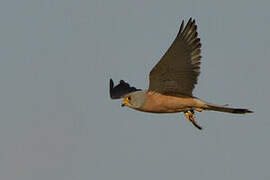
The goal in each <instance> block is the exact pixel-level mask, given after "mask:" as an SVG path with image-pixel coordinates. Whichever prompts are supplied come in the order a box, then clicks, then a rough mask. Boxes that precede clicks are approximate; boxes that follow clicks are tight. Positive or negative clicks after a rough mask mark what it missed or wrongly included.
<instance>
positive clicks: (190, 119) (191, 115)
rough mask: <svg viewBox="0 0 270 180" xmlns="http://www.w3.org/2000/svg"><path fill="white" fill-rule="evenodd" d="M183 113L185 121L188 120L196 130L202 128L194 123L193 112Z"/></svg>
mask: <svg viewBox="0 0 270 180" xmlns="http://www.w3.org/2000/svg"><path fill="white" fill-rule="evenodd" d="M184 113H185V116H186V118H187V120H189V121H190V122H191V123H192V124H193V125H194V126H195V127H196V128H198V129H200V130H201V129H202V127H201V126H199V125H198V124H197V123H196V121H195V114H194V111H193V110H191V111H186V112H184Z"/></svg>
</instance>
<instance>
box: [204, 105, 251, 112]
mask: <svg viewBox="0 0 270 180" xmlns="http://www.w3.org/2000/svg"><path fill="white" fill-rule="evenodd" d="M205 109H207V110H213V111H220V112H227V113H234V114H245V113H253V111H250V110H248V109H242V108H230V107H226V106H218V105H214V104H207V106H206V108H205Z"/></svg>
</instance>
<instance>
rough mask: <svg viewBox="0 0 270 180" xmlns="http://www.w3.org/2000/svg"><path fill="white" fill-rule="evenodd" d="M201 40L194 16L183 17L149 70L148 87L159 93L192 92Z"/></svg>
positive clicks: (196, 73) (198, 62) (198, 61)
mask: <svg viewBox="0 0 270 180" xmlns="http://www.w3.org/2000/svg"><path fill="white" fill-rule="evenodd" d="M200 48H201V43H200V39H199V38H198V33H197V26H196V24H195V20H192V19H191V18H190V19H189V21H188V23H187V25H186V26H185V28H184V21H182V24H181V26H180V30H179V33H178V34H177V37H176V38H175V40H174V42H173V43H172V45H171V47H170V48H169V49H168V50H167V52H166V53H165V55H164V56H163V57H162V58H161V60H160V61H159V62H158V63H157V64H156V66H155V67H154V68H153V69H152V70H151V72H150V75H149V79H150V82H149V90H151V91H156V92H159V93H162V94H167V95H173V96H181V95H187V96H192V90H193V89H194V87H195V84H197V79H198V76H199V74H200V59H201V55H200V53H201V49H200Z"/></svg>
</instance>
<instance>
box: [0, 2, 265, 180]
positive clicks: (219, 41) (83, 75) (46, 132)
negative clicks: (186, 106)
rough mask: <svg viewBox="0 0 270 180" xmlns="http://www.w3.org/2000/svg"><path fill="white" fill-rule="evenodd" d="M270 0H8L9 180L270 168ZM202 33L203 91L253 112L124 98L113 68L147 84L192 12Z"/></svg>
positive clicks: (222, 179) (238, 175)
mask: <svg viewBox="0 0 270 180" xmlns="http://www.w3.org/2000/svg"><path fill="white" fill-rule="evenodd" d="M269 7H270V3H269V1H267V0H264V1H263V0H258V1H253V0H241V1H235V0H226V1H221V0H220V1H214V0H204V1H200V0H182V1H179V0H174V1H173V0H172V1H162V0H137V1H133V0H99V1H98V0H95V1H93V0H76V1H72V0H46V1H41V0H11V1H8V0H2V1H1V2H0V27H1V30H0V39H1V41H0V58H1V60H0V84H1V88H0V89H1V90H0V119H1V121H0V147H1V148H0V179H5V180H15V179H20V180H29V179H33V180H48V179H50V180H53V179H55V180H71V179H74V180H75V179H76V180H84V179H85V180H86V179H87V180H89V179H91V180H108V179H110V180H150V179H153V180H164V179H169V180H179V179H185V180H193V179H202V180H204V179H205V180H211V179H219V180H227V179H238V180H242V179H243V180H254V179H258V180H259V179H260V180H266V179H270V171H269V167H270V156H269V152H270V143H269V138H270V131H269V129H270V120H269V117H268V112H267V110H268V107H269V91H270V86H269V77H270V71H269V70H268V69H269V66H270V63H269V57H270V36H269V32H270V22H269V19H270V12H269ZM189 17H194V18H195V19H196V22H197V24H198V31H199V36H200V38H201V41H202V56H203V58H202V66H201V69H202V73H201V75H200V77H199V84H198V85H197V86H196V89H195V95H196V96H197V97H200V98H202V99H204V100H206V101H209V102H213V103H217V104H230V105H232V106H235V107H245V108H250V109H252V110H254V111H255V113H254V114H249V115H232V114H225V113H217V112H202V113H199V114H197V120H198V122H199V124H200V125H202V127H203V128H204V130H203V131H198V130H197V129H196V128H194V127H193V126H192V124H191V123H189V122H187V120H185V118H184V116H183V114H181V113H179V114H169V115H164V114H163V115H155V114H147V113H142V112H136V111H133V110H131V109H128V108H121V107H120V101H112V100H110V99H109V95H108V85H109V78H113V79H114V80H115V81H119V80H120V79H124V80H126V81H128V82H129V83H130V84H132V85H134V86H136V87H137V88H142V89H146V88H147V87H148V73H149V71H150V70H151V68H152V67H153V66H154V64H156V63H157V61H158V60H159V59H160V57H161V56H162V55H163V54H164V53H165V51H166V50H167V48H168V47H169V46H170V44H171V42H172V41H173V39H174V38H175V35H176V34H177V32H178V28H179V25H180V22H181V21H182V19H185V20H186V21H187V20H188V18H189Z"/></svg>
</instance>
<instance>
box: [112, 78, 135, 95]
mask: <svg viewBox="0 0 270 180" xmlns="http://www.w3.org/2000/svg"><path fill="white" fill-rule="evenodd" d="M139 90H140V89H137V88H135V87H131V86H130V85H129V84H128V83H126V82H125V81H123V80H120V82H119V84H118V85H116V86H114V83H113V80H112V79H110V97H111V99H120V98H122V97H123V96H125V95H126V94H128V93H131V92H134V91H139Z"/></svg>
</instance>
